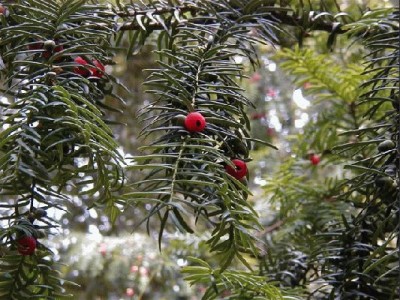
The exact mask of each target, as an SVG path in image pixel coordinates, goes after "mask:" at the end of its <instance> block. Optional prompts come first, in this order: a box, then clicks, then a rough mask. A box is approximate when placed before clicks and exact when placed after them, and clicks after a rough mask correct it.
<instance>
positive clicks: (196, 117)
mask: <svg viewBox="0 0 400 300" xmlns="http://www.w3.org/2000/svg"><path fill="white" fill-rule="evenodd" d="M205 127H206V119H205V118H204V117H203V115H202V114H201V113H199V112H191V113H190V114H188V115H187V116H186V118H185V128H186V130H187V131H189V132H200V131H203V130H204V128H205Z"/></svg>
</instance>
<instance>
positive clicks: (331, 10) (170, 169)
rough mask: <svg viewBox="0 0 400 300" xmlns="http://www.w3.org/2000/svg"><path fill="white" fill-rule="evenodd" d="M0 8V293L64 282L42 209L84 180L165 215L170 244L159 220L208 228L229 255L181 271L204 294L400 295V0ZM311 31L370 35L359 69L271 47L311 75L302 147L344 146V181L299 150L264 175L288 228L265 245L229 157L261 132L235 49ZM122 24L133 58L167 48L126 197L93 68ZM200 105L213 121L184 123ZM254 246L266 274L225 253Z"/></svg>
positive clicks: (219, 251)
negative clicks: (25, 251)
mask: <svg viewBox="0 0 400 300" xmlns="http://www.w3.org/2000/svg"><path fill="white" fill-rule="evenodd" d="M7 9H8V12H9V13H8V14H7V15H1V16H0V17H1V18H0V20H1V27H0V58H1V60H0V70H1V73H0V74H1V79H2V83H3V85H4V86H3V87H2V88H1V92H2V94H3V95H4V96H6V97H7V101H5V100H2V102H1V103H0V105H1V106H0V107H1V111H0V112H1V115H0V128H1V131H0V176H1V178H0V193H1V199H0V200H1V203H0V213H1V220H2V221H4V223H3V224H5V225H3V224H2V226H4V228H1V231H0V242H1V244H0V246H1V253H0V255H1V256H0V266H1V268H2V269H1V270H2V273H1V274H0V297H4V298H7V299H30V298H33V297H36V298H39V299H43V298H46V299H59V298H60V297H63V296H68V295H64V292H65V290H64V288H63V281H62V280H61V279H60V278H59V275H58V272H57V271H56V267H55V266H54V264H53V260H52V258H50V257H51V251H50V250H49V249H48V248H46V246H45V243H43V244H42V242H41V240H42V239H43V238H44V237H45V236H46V235H47V234H49V231H50V230H51V229H53V228H54V227H57V226H58V224H57V220H53V219H52V218H50V217H48V216H47V214H46V211H47V210H49V209H60V210H63V209H65V206H66V203H68V202H69V201H70V200H69V196H70V191H71V190H72V188H76V190H77V191H78V193H79V196H80V197H81V198H82V199H83V200H85V206H86V207H94V206H99V207H102V208H105V212H106V213H108V215H109V216H110V218H111V220H112V221H115V219H116V217H117V215H118V214H119V213H120V205H119V204H123V205H133V206H141V205H142V204H144V206H145V209H147V210H148V215H147V216H146V217H145V219H144V221H147V225H148V230H149V231H150V229H149V228H150V220H152V219H155V218H157V219H158V221H159V224H160V227H159V232H158V237H159V245H160V248H161V240H162V238H163V233H164V231H166V229H167V228H170V227H172V228H175V229H178V230H180V231H182V232H188V233H193V232H194V231H196V229H197V228H199V227H200V228H201V229H200V230H202V229H203V228H204V227H206V228H208V229H210V232H211V234H210V236H209V237H208V240H207V245H208V246H209V249H210V251H211V252H213V253H215V254H216V256H217V258H218V263H219V266H218V267H217V268H216V269H213V267H211V266H210V265H209V264H207V263H205V262H204V261H202V260H200V259H193V263H194V264H196V265H197V266H188V267H186V268H185V269H184V271H183V272H184V273H185V274H187V278H186V279H187V280H188V281H189V283H191V284H199V283H200V284H204V285H206V286H207V287H208V289H207V290H206V293H205V295H204V299H215V298H217V297H219V296H221V292H223V291H224V290H229V292H230V293H231V294H230V295H222V296H224V297H225V296H226V297H227V298H229V299H266V298H267V299H283V296H282V295H281V292H280V291H279V290H278V288H276V287H275V283H277V284H278V285H280V287H281V288H282V289H283V290H285V289H286V288H291V289H292V288H293V289H296V288H298V289H299V290H300V292H299V293H300V294H308V296H309V298H310V299H327V298H329V299H360V300H361V299H386V298H387V299H395V298H396V295H397V294H396V293H397V292H398V279H399V273H400V271H399V265H398V263H397V262H398V259H399V251H398V243H399V242H398V232H399V229H400V228H399V224H400V222H399V210H400V207H399V201H400V200H399V190H398V186H399V176H400V171H399V169H400V168H399V149H398V147H399V126H400V120H399V119H400V117H399V116H400V112H399V109H400V105H399V91H398V87H399V78H398V65H399V44H398V38H399V23H398V17H399V13H398V11H393V10H378V11H373V12H367V13H365V14H364V15H363V16H358V15H357V16H350V15H348V14H347V13H344V12H342V11H341V10H340V6H339V5H338V4H337V2H336V1H318V4H316V3H314V1H308V3H307V4H304V3H303V1H300V2H299V3H294V2H292V3H291V2H290V1H274V0H272V1H260V0H247V1H239V0H234V1H228V0H221V1H201V0H199V1H196V0H186V1H173V0H171V1H163V0H156V1H149V3H148V4H124V3H121V2H120V1H117V3H116V5H115V7H113V8H109V7H108V6H103V5H101V4H99V3H98V2H97V1H84V0H67V1H55V0H53V1H44V0H20V1H15V3H11V4H8V5H7ZM354 20H355V21H354ZM339 21H340V22H339ZM285 25H287V26H285ZM313 30H322V31H325V32H328V35H327V36H326V44H327V46H328V47H327V48H329V49H333V47H334V45H335V41H336V40H337V36H338V35H340V34H346V35H347V36H348V37H350V38H351V42H354V43H358V42H361V44H363V45H365V46H366V48H367V49H369V51H370V52H368V54H367V55H366V57H365V61H366V67H365V68H361V67H360V66H359V65H355V64H343V65H342V64H340V63H338V61H334V60H330V59H329V57H328V55H321V54H317V53H316V52H315V51H311V50H302V49H300V48H296V49H295V50H286V51H282V52H281V53H280V54H279V55H277V58H279V59H281V60H283V61H284V62H283V64H282V67H283V68H284V69H286V70H287V71H290V72H291V73H292V75H294V76H295V77H296V78H295V82H296V84H298V85H302V84H303V83H305V82H308V83H311V88H310V89H309V91H308V92H309V94H310V95H313V96H314V100H315V102H314V104H316V105H321V107H322V108H323V111H324V112H323V113H322V114H321V115H320V116H318V118H317V120H316V122H314V123H311V124H310V125H309V126H307V128H306V134H305V135H303V136H299V137H298V138H299V140H300V143H299V146H298V149H296V150H297V151H298V156H303V157H304V156H306V155H307V150H308V149H307V148H309V147H310V145H311V147H313V148H314V151H318V153H321V154H322V158H323V160H325V161H324V162H323V163H322V165H323V164H324V163H325V162H333V163H335V164H340V163H342V162H345V163H346V166H345V169H347V171H348V173H346V175H348V174H350V176H347V178H350V179H343V180H338V179H337V178H334V177H332V178H328V179H327V180H326V181H325V182H319V183H315V184H314V183H313V178H316V177H317V176H316V174H315V173H312V171H310V172H308V173H306V174H304V166H300V165H299V164H296V162H295V161H294V159H293V160H292V159H291V160H289V161H288V162H287V164H285V165H284V166H283V167H282V169H281V171H280V173H279V175H278V176H276V177H275V178H274V179H272V180H271V182H270V184H269V185H268V186H267V188H266V191H268V192H271V193H273V194H274V198H273V199H272V202H273V204H276V205H277V206H279V209H280V215H279V216H277V217H276V219H275V220H274V221H275V224H274V226H276V227H281V228H280V230H279V231H278V232H277V233H276V234H275V235H274V236H272V237H271V238H270V239H268V240H267V241H266V243H265V244H266V245H267V246H268V251H267V253H266V254H265V255H264V254H261V252H260V251H259V248H260V245H261V244H260V243H259V240H258V239H257V236H256V235H255V231H256V230H257V229H260V224H259V222H258V220H257V214H256V212H255V210H254V209H253V208H252V206H251V204H250V203H249V202H248V201H247V200H248V196H249V194H250V191H249V190H248V188H247V184H246V182H247V181H246V180H240V181H239V180H236V179H235V178H234V177H232V176H230V175H229V174H227V172H226V171H225V166H227V165H231V166H232V163H231V160H232V159H234V158H238V159H241V160H243V161H246V162H249V161H250V160H251V158H250V156H249V151H250V150H251V148H252V144H253V142H255V141H254V140H253V139H252V138H251V137H250V135H249V131H250V122H249V119H248V117H247V115H246V111H247V108H248V107H249V106H250V105H251V102H250V101H249V100H248V99H247V98H246V97H245V96H244V94H243V90H242V89H241V88H240V80H241V79H242V78H243V77H244V75H243V65H242V64H241V63H239V61H243V60H244V61H245V62H246V63H248V64H249V65H251V66H253V67H255V66H257V53H256V50H255V48H254V45H255V43H257V42H262V43H266V44H270V45H271V44H272V45H274V44H281V45H291V44H292V40H293V37H290V36H289V33H288V32H290V33H292V34H293V35H294V36H295V37H296V39H297V41H298V43H299V44H300V45H302V44H303V40H304V38H305V37H306V36H307V34H309V33H310V32H311V31H313ZM112 38H115V44H116V45H117V46H121V45H122V46H121V47H125V48H126V53H127V56H128V57H131V56H132V55H135V54H137V53H138V52H139V51H140V50H141V49H142V47H143V46H144V45H149V46H151V47H154V49H155V52H154V53H155V55H157V57H158V60H157V68H155V69H151V70H148V71H147V72H148V73H149V76H148V78H147V80H146V87H147V89H148V90H147V92H148V93H149V94H150V95H151V97H152V98H151V99H152V102H151V103H150V104H149V105H147V106H146V107H144V108H143V110H142V124H143V130H142V137H147V138H149V137H150V138H152V139H153V140H152V142H151V143H150V144H148V145H145V146H143V147H142V148H141V150H142V151H143V155H142V156H136V157H135V158H134V159H133V163H132V165H131V166H129V168H128V171H137V170H140V171H142V172H143V173H144V174H145V175H144V176H145V177H144V178H143V179H142V180H140V181H138V182H135V183H133V184H132V185H130V186H125V188H126V190H124V192H123V193H124V194H123V195H121V194H122V192H121V194H120V193H119V191H120V188H121V187H123V186H124V183H125V174H126V173H125V170H124V169H123V165H124V160H123V159H124V158H123V157H121V155H120V154H119V153H118V151H117V147H118V144H117V143H116V142H115V140H114V137H113V134H112V131H111V129H110V128H109V127H108V123H109V122H110V120H108V118H107V117H108V115H107V114H108V113H109V112H110V111H118V110H117V109H116V108H115V107H114V106H113V105H110V103H109V101H110V99H111V101H113V103H114V104H115V102H118V101H121V99H120V98H119V97H118V96H116V95H114V94H113V88H112V84H113V83H116V80H115V79H114V78H113V77H112V76H110V75H108V74H107V73H104V72H103V70H102V69H101V68H100V67H99V63H101V64H102V65H106V64H110V63H112V52H111V51H110V49H111V43H110V40H111V39H112ZM78 57H80V60H79V61H80V62H79V61H76V60H75V59H76V58H78ZM82 61H83V62H84V63H82ZM107 97H108V98H107ZM2 99H3V98H2ZM194 111H197V112H200V113H201V114H202V115H203V116H204V117H205V118H206V122H207V125H206V128H205V129H204V131H201V132H189V131H187V130H186V129H185V127H184V126H183V122H182V120H183V119H184V118H185V116H186V115H187V114H188V113H190V112H194ZM317 130H318V133H317V134H315V132H316V131H317ZM269 146H270V145H269ZM347 171H346V172H347ZM316 211H317V212H318V213H317V214H316ZM170 223H172V226H171V224H170ZM199 225H200V226H199ZM196 226H197V227H196ZM267 233H268V232H267ZM26 235H27V236H32V237H35V238H37V239H38V247H37V249H36V251H35V253H34V254H33V255H30V256H23V255H20V254H19V253H18V251H17V245H16V241H17V239H18V238H19V237H21V236H26ZM268 237H269V236H268ZM396 243H397V244H396ZM252 258H258V259H259V261H260V266H259V267H260V268H259V270H260V271H259V274H257V275H256V274H255V273H254V272H244V271H233V270H230V269H229V268H228V267H229V266H230V265H231V263H232V261H233V260H234V259H236V260H238V261H240V262H241V263H242V264H244V266H245V267H247V268H248V269H250V271H251V269H252V268H251V264H250V262H249V261H250V259H252ZM198 265H200V266H198ZM269 278H271V280H273V283H272V282H270V281H269ZM291 291H293V290H291Z"/></svg>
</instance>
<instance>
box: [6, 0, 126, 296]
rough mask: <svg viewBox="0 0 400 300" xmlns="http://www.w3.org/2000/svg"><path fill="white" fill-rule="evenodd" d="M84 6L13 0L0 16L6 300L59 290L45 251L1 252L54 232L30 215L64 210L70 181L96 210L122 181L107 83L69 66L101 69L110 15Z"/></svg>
mask: <svg viewBox="0 0 400 300" xmlns="http://www.w3.org/2000/svg"><path fill="white" fill-rule="evenodd" d="M85 2H86V1H63V2H62V3H60V2H58V1H33V0H32V1H29V0H28V1H17V2H16V3H14V4H11V5H9V6H8V7H7V8H8V10H9V16H8V17H7V18H4V17H3V18H2V27H1V29H0V36H1V41H0V55H1V57H2V59H3V61H4V65H5V68H3V69H2V72H1V77H2V80H3V83H4V88H3V89H2V93H3V95H4V96H6V97H7V99H8V101H7V102H3V103H2V111H1V116H0V126H1V127H2V131H1V133H0V141H1V142H0V154H1V156H0V165H1V170H2V171H1V179H0V190H1V195H2V203H1V204H0V208H1V210H2V212H1V213H2V220H8V221H9V222H10V226H11V227H10V228H3V229H2V231H1V232H2V233H1V243H2V247H3V248H2V251H3V252H4V253H5V254H4V256H2V258H1V264H2V266H3V264H4V266H5V265H7V268H9V269H10V271H12V273H5V274H4V275H3V277H2V283H1V288H0V291H1V292H0V293H1V294H2V295H5V294H6V293H10V294H9V297H10V298H7V299H27V298H30V297H33V296H36V297H46V299H53V298H55V297H58V295H61V294H63V293H64V289H63V288H62V287H61V281H60V279H58V274H57V272H56V271H55V270H52V268H53V267H52V262H51V259H50V260H49V259H46V260H44V257H46V256H49V255H50V252H49V250H48V249H47V248H46V247H45V246H43V245H42V246H41V247H40V249H39V250H37V251H36V252H35V254H34V255H32V256H30V257H21V256H18V255H16V252H15V250H11V249H12V248H13V247H14V246H15V245H14V242H13V240H14V239H15V236H14V235H15V234H17V235H18V234H19V233H18V232H20V231H21V230H22V231H26V230H33V233H35V235H34V236H37V237H43V234H41V233H39V232H40V230H41V229H49V228H53V227H56V226H57V223H56V222H55V220H52V219H51V218H48V217H45V215H44V214H42V215H41V216H40V217H39V216H38V215H37V214H35V212H37V211H38V210H36V209H37V208H39V206H40V207H41V208H39V209H41V210H43V209H49V208H57V209H64V205H65V204H66V203H65V202H66V201H69V199H68V196H67V194H68V193H67V192H66V190H64V188H65V187H66V186H67V185H71V184H74V185H77V186H81V187H83V186H87V185H91V186H92V187H91V188H90V189H86V190H85V191H84V192H82V195H83V194H85V195H90V196H91V200H90V202H89V203H88V204H87V205H96V200H97V199H99V200H101V202H105V201H107V200H108V199H110V198H112V193H113V190H115V189H117V188H118V187H119V186H120V184H121V183H122V180H123V177H122V168H121V157H120V155H119V154H118V152H117V151H116V148H117V144H116V142H115V141H114V139H113V137H112V132H111V130H110V128H109V127H108V125H107V124H106V119H105V111H106V110H107V104H106V103H105V101H104V94H105V91H104V90H103V87H104V85H105V84H106V83H107V82H109V81H110V80H111V79H112V78H111V77H109V76H108V75H106V74H104V76H97V77H96V76H90V77H89V78H84V77H82V76H80V75H79V74H78V73H77V72H76V67H77V64H76V63H75V62H74V59H75V58H76V57H77V56H82V57H84V58H85V59H86V60H87V61H88V62H89V64H88V65H87V66H86V67H87V68H89V69H91V70H92V71H91V72H92V73H93V75H94V74H97V73H96V70H97V72H98V70H99V69H98V68H96V66H95V65H94V62H95V60H97V61H100V62H103V64H106V63H107V61H108V60H109V57H110V53H109V52H108V51H107V50H106V49H107V48H109V39H110V36H111V34H112V29H111V28H112V24H113V21H112V17H113V14H112V13H111V12H110V11H108V9H107V8H106V7H103V6H101V5H98V4H95V5H90V4H85ZM100 77H101V78H100ZM96 193H97V194H96ZM95 194H96V196H94V195H95ZM86 197H87V196H86ZM99 204H100V203H99ZM39 219H40V220H39ZM18 220H29V221H25V222H24V223H21V222H22V221H18ZM16 227H18V228H19V229H18V230H17V232H15V230H16ZM7 274H8V275H7ZM10 278H14V279H13V280H10ZM28 295H30V296H28Z"/></svg>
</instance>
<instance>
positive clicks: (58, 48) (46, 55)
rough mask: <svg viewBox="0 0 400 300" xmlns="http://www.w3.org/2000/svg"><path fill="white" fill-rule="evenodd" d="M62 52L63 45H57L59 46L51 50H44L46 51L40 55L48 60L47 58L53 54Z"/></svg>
mask: <svg viewBox="0 0 400 300" xmlns="http://www.w3.org/2000/svg"><path fill="white" fill-rule="evenodd" d="M63 50H64V46H63V45H59V46H56V47H55V48H54V49H53V50H46V51H44V52H43V54H42V56H43V57H44V58H49V57H50V56H52V55H53V54H54V53H56V52H60V51H63Z"/></svg>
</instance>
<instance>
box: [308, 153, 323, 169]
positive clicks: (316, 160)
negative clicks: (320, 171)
mask: <svg viewBox="0 0 400 300" xmlns="http://www.w3.org/2000/svg"><path fill="white" fill-rule="evenodd" d="M310 161H311V164H313V165H314V166H316V165H318V164H319V162H320V161H321V158H320V157H319V155H317V154H311V155H310Z"/></svg>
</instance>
